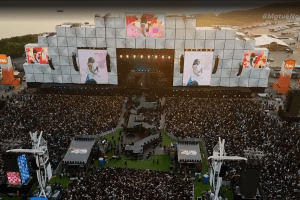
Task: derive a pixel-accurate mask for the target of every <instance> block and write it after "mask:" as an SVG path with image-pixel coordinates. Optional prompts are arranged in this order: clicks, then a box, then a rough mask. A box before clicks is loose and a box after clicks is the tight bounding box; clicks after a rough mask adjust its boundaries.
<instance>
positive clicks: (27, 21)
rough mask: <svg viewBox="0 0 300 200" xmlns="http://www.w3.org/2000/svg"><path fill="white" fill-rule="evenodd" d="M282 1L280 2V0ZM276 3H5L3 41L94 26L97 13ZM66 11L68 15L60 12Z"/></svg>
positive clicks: (216, 9)
mask: <svg viewBox="0 0 300 200" xmlns="http://www.w3.org/2000/svg"><path fill="white" fill-rule="evenodd" d="M277 2H280V1H277ZM271 3H274V1H209V2H204V1H203V2H202V1H201V0H198V1H195V0H194V1H158V0H152V1H114V0H111V1H73V2H71V1H51V2H50V1H1V6H0V27H2V28H1V29H2V30H1V31H0V39H2V38H10V37H14V36H22V35H26V34H39V33H43V32H55V27H56V25H59V24H62V23H64V22H78V23H84V22H89V23H90V24H94V16H95V14H100V15H101V16H103V15H105V14H106V13H111V15H114V16H118V15H119V14H122V13H125V12H148V13H149V12H155V13H166V15H173V14H177V15H182V14H185V15H189V14H197V13H215V14H220V13H224V12H229V11H234V10H247V9H251V8H257V7H262V6H265V5H268V4H271ZM58 9H62V10H63V11H64V12H57V10H58Z"/></svg>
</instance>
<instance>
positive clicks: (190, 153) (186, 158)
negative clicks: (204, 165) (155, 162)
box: [177, 144, 202, 163]
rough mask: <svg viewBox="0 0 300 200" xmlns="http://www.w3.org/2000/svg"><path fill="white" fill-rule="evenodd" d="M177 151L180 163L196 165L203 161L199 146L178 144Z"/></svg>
mask: <svg viewBox="0 0 300 200" xmlns="http://www.w3.org/2000/svg"><path fill="white" fill-rule="evenodd" d="M177 151H178V162H179V163H195V162H201V161H202V159H201V153H200V147H199V145H198V144H196V145H193V144H178V145H177Z"/></svg>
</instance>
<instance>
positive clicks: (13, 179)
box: [6, 172, 21, 185]
mask: <svg viewBox="0 0 300 200" xmlns="http://www.w3.org/2000/svg"><path fill="white" fill-rule="evenodd" d="M6 174H7V179H8V184H9V185H21V178H20V173H19V172H7V173H6Z"/></svg>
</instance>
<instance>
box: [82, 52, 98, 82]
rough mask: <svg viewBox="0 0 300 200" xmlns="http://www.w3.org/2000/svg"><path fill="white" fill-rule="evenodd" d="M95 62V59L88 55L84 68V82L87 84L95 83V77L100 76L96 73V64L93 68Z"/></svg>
mask: <svg viewBox="0 0 300 200" xmlns="http://www.w3.org/2000/svg"><path fill="white" fill-rule="evenodd" d="M94 63H95V59H94V58H93V57H90V58H89V59H88V63H87V65H88V67H87V70H86V75H87V76H86V80H85V83H88V84H97V81H96V80H97V79H99V78H100V75H99V74H97V73H96V72H99V70H98V66H96V67H95V68H94V67H93V65H94Z"/></svg>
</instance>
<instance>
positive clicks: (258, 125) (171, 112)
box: [0, 90, 300, 200]
mask: <svg viewBox="0 0 300 200" xmlns="http://www.w3.org/2000/svg"><path fill="white" fill-rule="evenodd" d="M0 98H1V97H0ZM2 99H7V103H6V104H7V105H6V107H5V108H4V109H3V110H0V124H1V126H0V141H1V142H6V143H7V142H10V141H18V142H24V144H26V143H29V142H30V136H29V132H34V131H43V132H44V135H43V137H44V138H45V139H46V140H47V141H48V148H49V154H50V158H51V164H52V168H53V169H55V168H56V167H57V165H58V163H59V162H60V160H61V159H62V157H63V155H64V153H65V152H66V150H67V148H68V147H69V144H70V142H71V140H72V138H73V137H74V136H76V135H82V134H83V135H85V134H86V135H94V134H101V133H102V132H105V131H107V130H111V129H113V128H115V127H116V126H117V123H118V121H119V118H120V115H121V114H122V104H123V101H124V97H116V96H109V97H108V96H101V97H99V96H98V97H92V96H78V95H75V96H69V95H53V94H51V95H50V94H30V93H29V92H27V91H26V90H25V91H24V92H22V93H20V94H18V95H13V97H12V98H6V97H2ZM166 102H167V103H166V105H165V108H166V127H165V128H166V130H167V131H168V132H169V133H172V134H173V135H175V136H177V137H201V138H202V139H204V141H205V144H206V150H207V154H208V155H212V151H213V147H214V146H215V145H216V144H217V141H218V137H221V138H222V139H225V140H226V142H225V150H226V153H227V155H238V156H244V152H243V150H245V149H247V147H250V148H257V149H258V150H260V151H263V152H264V158H263V160H262V164H263V170H262V172H261V178H260V185H261V188H262V190H263V191H264V193H265V194H266V196H267V198H268V199H272V200H277V199H280V200H281V199H300V194H299V189H298V188H300V184H299V183H300V170H299V169H300V161H299V159H298V157H299V156H298V155H299V153H300V152H299V151H300V147H299V146H300V144H299V143H300V142H299V141H300V127H299V124H294V123H287V122H284V121H282V120H280V119H279V118H278V117H276V116H275V115H274V116H270V115H267V114H266V113H265V112H264V110H265V109H268V110H275V105H274V104H272V103H269V102H268V101H261V100H255V99H217V98H215V99H208V98H191V97H181V98H178V97H170V98H167V100H166ZM156 120H157V119H156ZM3 151H4V150H3V149H2V148H0V172H1V173H3V172H4V170H3V167H4V166H3V161H2V160H1V154H2V153H3ZM227 164H228V165H229V166H230V170H229V172H228V173H227V176H226V179H228V180H232V181H234V182H236V181H237V180H238V176H239V174H240V171H241V165H240V163H239V162H227ZM1 173H0V179H1V177H2V180H0V183H1V182H2V181H3V177H5V176H4V174H2V175H1ZM100 180H101V181H100ZM103 180H104V181H103ZM144 180H147V181H144ZM113 185H117V186H118V187H113ZM158 185H159V187H158ZM87 188H89V189H87ZM101 188H105V189H101ZM91 191H92V192H91ZM190 192H191V188H190V183H189V181H183V180H181V179H178V178H176V177H175V176H173V175H170V174H169V175H166V174H165V173H162V172H153V171H144V170H129V169H119V168H114V169H105V170H103V171H97V172H96V173H93V174H92V175H90V176H89V177H86V178H84V179H83V180H78V182H76V181H75V182H72V183H71V184H70V185H69V186H68V189H67V192H66V193H65V196H64V199H76V198H77V199H78V198H81V199H101V198H103V199H110V198H115V199H121V197H122V196H124V198H125V199H150V198H153V197H155V199H168V198H169V199H172V198H171V197H172V196H174V197H173V199H176V198H179V197H180V198H179V199H189V197H190V195H191V193H190ZM155 195H157V197H156V196H155ZM164 195H166V196H164Z"/></svg>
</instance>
